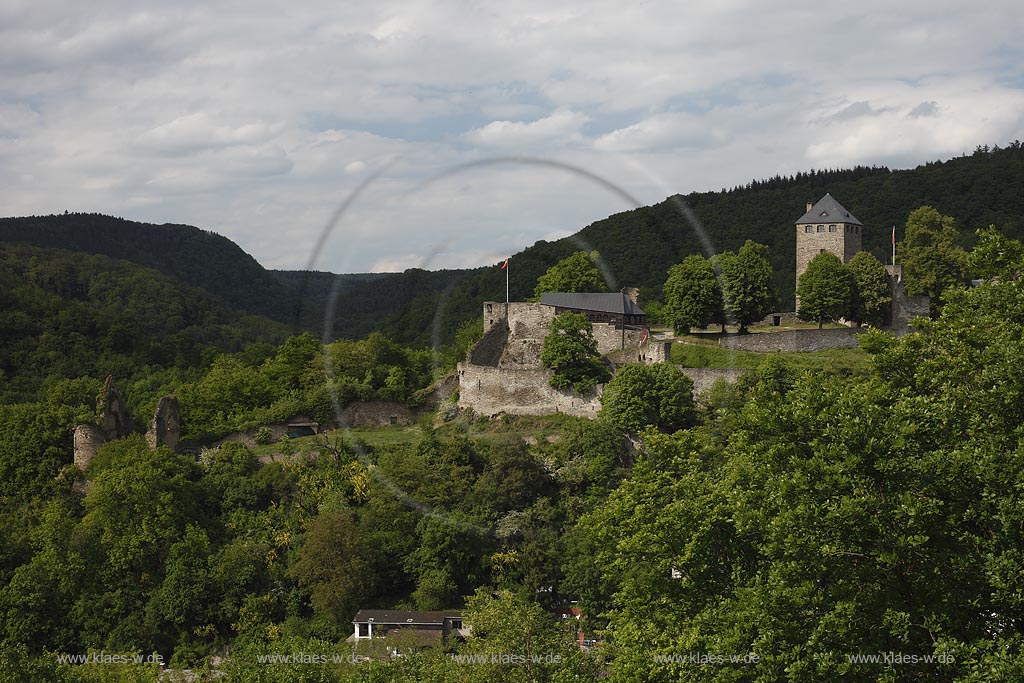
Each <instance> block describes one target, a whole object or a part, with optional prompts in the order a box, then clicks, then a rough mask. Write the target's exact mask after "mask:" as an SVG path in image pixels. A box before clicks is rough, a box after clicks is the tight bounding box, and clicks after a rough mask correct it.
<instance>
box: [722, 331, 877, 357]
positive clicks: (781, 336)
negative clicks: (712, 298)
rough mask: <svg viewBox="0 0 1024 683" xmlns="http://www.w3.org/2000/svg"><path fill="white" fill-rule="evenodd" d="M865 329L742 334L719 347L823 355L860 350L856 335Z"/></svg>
mask: <svg viewBox="0 0 1024 683" xmlns="http://www.w3.org/2000/svg"><path fill="white" fill-rule="evenodd" d="M864 331H865V330H864V329H863V328H855V327H843V328H839V329H832V330H782V331H780V332H762V333H760V334H742V335H730V336H728V337H722V338H721V339H719V340H718V345H719V346H720V347H721V348H723V349H732V350H734V351H757V352H760V353H777V352H779V351H823V350H825V349H852V348H856V347H857V335H859V334H861V333H862V332H864Z"/></svg>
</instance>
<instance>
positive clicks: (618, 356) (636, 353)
mask: <svg viewBox="0 0 1024 683" xmlns="http://www.w3.org/2000/svg"><path fill="white" fill-rule="evenodd" d="M671 350H672V342H666V341H652V342H647V343H646V344H643V345H641V346H640V347H634V348H629V349H626V350H625V351H613V352H612V353H609V354H608V360H609V361H611V363H612V365H614V366H615V367H619V366H621V365H625V364H626V363H640V364H642V365H651V364H652V363H667V362H668V361H669V360H670V359H671Z"/></svg>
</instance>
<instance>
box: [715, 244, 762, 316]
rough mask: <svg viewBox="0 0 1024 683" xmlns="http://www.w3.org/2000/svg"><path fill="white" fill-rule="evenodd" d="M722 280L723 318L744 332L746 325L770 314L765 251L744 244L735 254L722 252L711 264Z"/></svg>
mask: <svg viewBox="0 0 1024 683" xmlns="http://www.w3.org/2000/svg"><path fill="white" fill-rule="evenodd" d="M713 262H714V264H715V266H716V267H717V269H718V271H719V272H720V274H721V277H722V300H723V301H724V303H725V312H726V315H727V316H728V317H729V318H730V319H732V320H733V322H735V323H736V324H737V325H739V327H740V330H739V331H740V333H744V332H746V331H747V325H749V324H750V323H754V322H757V321H758V320H761V319H762V318H764V317H765V316H766V315H768V313H770V312H771V305H772V289H771V279H772V265H771V261H770V260H769V259H768V247H766V246H765V245H763V244H758V243H757V242H754V241H753V240H747V241H746V243H744V245H743V246H742V247H740V249H739V251H738V252H736V253H735V254H734V253H732V252H728V251H727V252H724V253H722V254H719V255H718V256H716V257H715V259H714V260H713Z"/></svg>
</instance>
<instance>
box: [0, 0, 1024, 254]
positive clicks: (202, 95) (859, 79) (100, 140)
mask: <svg viewBox="0 0 1024 683" xmlns="http://www.w3.org/2000/svg"><path fill="white" fill-rule="evenodd" d="M1022 31H1024V3H1021V2H1019V0H993V1H992V2H988V3H986V4H984V5H983V6H980V5H977V4H975V3H966V2H952V3H951V2H942V1H941V0H940V1H938V2H936V1H934V0H929V1H928V2H919V1H917V0H909V1H905V2H900V3H891V2H879V1H875V0H866V1H862V2H857V3H851V2H841V3H837V2H823V1H821V0H815V1H813V2H805V1H804V0H799V1H796V2H786V3H767V2H749V1H746V0H713V1H705V0H698V1H695V2H679V1H678V0H676V1H664V2H663V1H661V0H650V1H648V2H637V3H625V2H621V1H619V2H602V1H600V0H598V1H594V2H580V1H579V0H563V1H562V2H558V3H551V2H539V1H536V0H520V1H518V2H514V3H508V2H459V1H453V2H423V1H420V0H408V1H405V2H390V1H388V0H380V1H375V2H372V3H371V2H344V1H341V2H339V0H330V1H327V0H309V1H307V2H297V3H282V2H280V0H275V1H274V2H265V1H263V0H244V1H237V2H236V1H224V2H219V1H217V0H204V1H202V2H199V1H196V0H175V1H174V2H169V1H165V2H146V1H140V0H90V2H79V1H77V0H76V1H74V2H68V1H65V2H51V1H49V0H0V215H6V216H21V215H33V214H34V215H38V214H50V213H62V212H64V211H65V210H68V211H87V212H100V213H105V214H110V215H115V216H121V217H124V218H128V219H132V220H138V221H146V222H154V223H165V222H168V223H186V224H190V225H195V226H198V227H201V228H204V229H207V230H212V231H214V232H217V233H220V234H222V235H225V236H227V237H228V238H230V239H232V240H233V241H235V242H236V243H238V244H239V245H240V246H241V247H242V248H243V249H245V250H246V251H247V252H249V253H250V254H252V255H253V256H255V257H256V259H257V260H259V261H260V262H261V263H262V264H263V265H265V266H266V267H268V268H289V269H295V268H306V267H313V268H315V269H318V270H329V271H333V272H365V271H378V272H382V271H394V270H403V269H405V268H409V267H421V268H430V269H437V268H454V267H473V266H480V265H487V264H493V263H497V262H500V261H502V260H504V258H505V257H506V256H508V255H509V254H512V253H515V252H517V251H519V250H521V249H523V248H525V247H527V246H529V245H531V244H533V243H534V242H536V241H537V240H540V239H546V240H552V239H557V238H559V237H563V236H565V235H569V234H571V233H574V232H576V231H577V230H579V229H581V228H583V227H584V226H586V225H588V224H589V223H592V222H594V221H596V220H600V219H601V218H604V217H605V216H608V215H610V214H612V213H616V212H619V211H623V210H627V209H630V208H632V207H633V205H634V204H635V203H640V204H650V203H654V202H658V201H661V200H662V199H664V198H665V197H666V196H668V195H671V194H675V193H684V194H685V193H687V192H690V191H693V190H717V189H721V188H723V187H732V186H735V185H741V184H744V183H746V182H748V181H750V180H752V179H755V178H764V177H769V176H773V175H775V174H791V173H795V172H797V171H801V170H809V169H811V168H835V167H847V166H851V165H854V164H867V165H872V164H875V165H886V166H889V167H891V168H908V167H912V166H915V165H917V164H920V163H924V162H926V161H933V160H937V159H945V158H949V157H952V156H957V155H960V154H963V153H970V152H972V151H973V150H974V149H975V148H976V147H977V146H978V145H984V144H990V145H991V144H1005V143H1007V142H1010V141H1013V140H1015V139H1020V138H1024V47H1022V44H1021V42H1020V40H1019V37H1020V35H1021V33H1022ZM840 200H841V198H840ZM802 209H803V207H794V220H795V219H796V218H797V217H798V216H799V214H800V213H801V212H802ZM851 210H852V209H851ZM321 235H327V237H326V239H325V240H324V241H323V242H322V246H321V247H320V248H319V249H318V248H317V244H318V239H319V238H320V237H321ZM710 237H711V239H712V241H713V238H714V236H713V235H712V236H710Z"/></svg>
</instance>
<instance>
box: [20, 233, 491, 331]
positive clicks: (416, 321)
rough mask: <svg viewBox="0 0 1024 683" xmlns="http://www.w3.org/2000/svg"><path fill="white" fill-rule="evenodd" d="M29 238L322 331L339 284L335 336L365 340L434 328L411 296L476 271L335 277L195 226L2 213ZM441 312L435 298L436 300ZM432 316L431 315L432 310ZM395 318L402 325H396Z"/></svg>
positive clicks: (426, 294)
mask: <svg viewBox="0 0 1024 683" xmlns="http://www.w3.org/2000/svg"><path fill="white" fill-rule="evenodd" d="M2 242H8V243H16V242H20V243H25V244H30V245H33V246H37V247H44V248H59V249H64V250H68V251H78V252H85V253H88V254H97V255H102V256H107V257H109V258H113V259H120V260H123V261H130V262H132V263H135V264H138V265H141V266H145V267H147V268H152V269H154V270H158V271H160V272H162V273H164V274H166V275H170V276H171V277H173V278H175V279H177V280H178V281H180V282H182V283H184V284H186V285H189V286H192V287H198V288H199V289H202V290H203V291H205V292H206V293H207V294H209V295H211V296H213V297H214V298H216V299H218V300H220V301H221V302H222V303H224V304H225V305H227V306H228V307H230V308H233V309H236V310H238V311H242V312H245V313H252V314H256V315H263V316H266V317H269V318H271V319H273V320H276V321H278V322H281V323H284V324H287V325H289V326H292V327H293V329H299V330H310V331H314V332H316V333H317V334H319V333H321V332H322V331H323V327H324V324H323V323H324V321H323V316H324V304H325V303H326V302H327V299H328V296H329V295H330V293H331V290H332V288H334V287H337V293H338V297H339V298H338V302H337V306H336V307H335V309H336V311H337V315H336V320H335V322H334V326H333V334H334V336H338V337H345V338H349V339H358V338H362V337H365V336H366V335H368V334H369V333H370V332H373V331H374V330H376V329H386V330H389V331H391V332H392V333H394V334H395V336H398V337H400V338H402V339H407V335H405V334H404V330H405V329H406V328H410V327H418V328H423V329H426V328H429V327H430V325H431V317H430V315H426V316H425V315H424V314H423V312H422V311H421V310H420V307H419V306H418V305H417V306H412V307H407V304H409V303H410V302H411V301H417V302H419V301H421V300H424V299H425V300H427V301H428V302H433V301H434V300H435V298H436V296H437V294H438V293H439V292H443V291H447V290H450V289H451V288H452V287H453V286H454V285H455V284H457V283H458V282H461V281H462V280H464V279H466V278H467V277H469V276H470V275H471V274H472V273H473V271H468V270H467V271H457V270H456V271H438V272H430V271H424V270H419V269H412V270H409V271H406V272H405V273H381V274H370V273H359V274H346V275H335V274H333V273H323V272H308V271H270V270H266V269H265V268H264V267H263V266H262V265H260V264H259V263H258V262H257V261H256V259H254V258H253V257H252V256H250V255H249V254H247V253H246V252H245V251H244V250H242V248H241V247H239V246H238V245H237V244H235V243H234V242H232V241H231V240H229V239H228V238H226V237H224V236H222V235H218V234H216V233H213V232H210V231H208V230H201V229H199V228H195V227H192V226H189V225H174V224H163V225H154V224H150V223H139V222H135V221H128V220H124V219H121V218H114V217H112V216H105V215H101V214H85V213H66V214H63V215H52V216H30V217H24V218H0V243H2ZM429 308H430V311H433V310H434V306H433V304H430V306H429ZM431 315H432V314H431ZM392 320H395V321H397V324H398V325H399V329H397V330H396V329H393V328H394V324H390V321H392ZM413 336H415V335H413Z"/></svg>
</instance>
